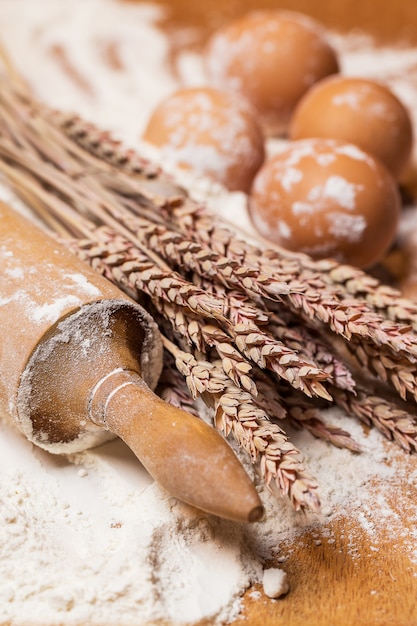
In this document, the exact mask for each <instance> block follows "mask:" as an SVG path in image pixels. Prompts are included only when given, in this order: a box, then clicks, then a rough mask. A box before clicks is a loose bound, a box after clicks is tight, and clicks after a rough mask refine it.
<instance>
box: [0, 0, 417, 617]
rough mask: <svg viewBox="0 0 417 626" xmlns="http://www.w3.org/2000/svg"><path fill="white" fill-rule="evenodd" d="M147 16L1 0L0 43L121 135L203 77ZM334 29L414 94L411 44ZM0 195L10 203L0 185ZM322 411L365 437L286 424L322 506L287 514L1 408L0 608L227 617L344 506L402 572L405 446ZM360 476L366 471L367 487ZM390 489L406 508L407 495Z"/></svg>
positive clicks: (60, 103)
mask: <svg viewBox="0 0 417 626" xmlns="http://www.w3.org/2000/svg"><path fill="white" fill-rule="evenodd" d="M158 16H159V13H158V10H157V9H156V8H155V7H154V6H150V5H149V6H146V5H141V6H135V5H129V4H125V3H120V4H119V3H117V2H116V1H115V0H88V1H86V0H60V1H59V2H56V1H55V0H49V1H48V0H37V1H36V2H34V1H33V0H0V23H1V24H2V29H1V30H2V37H3V43H4V44H5V45H6V47H7V49H8V50H9V52H10V54H11V56H12V58H13V60H14V62H15V63H16V64H17V66H18V68H19V70H20V71H21V72H22V73H23V74H24V76H26V78H27V79H28V80H29V82H30V83H31V85H32V86H33V88H34V90H35V92H36V93H37V94H38V96H39V97H40V98H42V99H44V100H45V101H46V102H48V103H50V104H52V105H54V106H57V107H59V108H62V109H66V110H68V109H72V110H76V111H78V112H79V113H81V114H82V115H83V116H84V117H85V118H87V119H91V120H92V121H94V122H95V123H96V124H98V125H99V126H101V127H103V128H109V129H112V130H113V131H114V132H115V133H116V134H117V135H118V136H120V137H121V138H122V139H124V140H125V141H126V142H129V143H130V144H132V145H137V140H138V137H139V136H140V134H141V131H142V129H143V127H144V124H145V123H146V120H147V117H148V115H149V113H150V111H151V110H152V108H153V107H154V106H155V105H156V103H157V102H158V101H159V100H160V99H161V98H162V97H164V96H165V95H166V94H168V93H170V92H171V91H172V90H173V89H175V88H176V87H177V86H178V84H179V82H178V81H180V82H182V84H184V85H196V84H202V83H203V82H204V73H203V69H202V63H201V59H200V58H199V56H198V55H197V54H195V53H191V52H190V53H183V54H182V55H180V57H179V59H178V66H177V69H178V76H179V78H178V77H177V78H176V79H174V77H173V76H172V75H171V73H170V72H169V69H168V63H167V57H168V50H169V49H168V43H167V41H166V39H165V37H164V36H163V35H162V34H161V32H160V31H159V30H158V29H157V28H156V26H155V20H156V19H157V18H158ZM334 43H335V45H336V46H337V48H338V49H339V50H341V52H342V63H343V67H344V68H345V69H346V71H347V72H349V73H358V74H359V73H360V74H361V75H363V76H370V77H372V76H374V77H377V78H387V79H388V80H389V82H390V84H391V86H392V88H393V89H395V90H397V93H399V95H400V96H401V97H402V98H403V99H404V101H405V103H406V104H408V105H409V106H412V105H413V99H414V101H416V100H415V99H416V95H417V73H416V72H415V70H414V79H413V78H412V77H411V76H410V75H408V76H407V79H403V78H402V75H404V74H407V73H409V72H411V71H412V68H413V65H414V64H415V63H416V61H417V51H416V50H403V51H402V50H400V51H395V52H394V53H393V52H392V51H387V50H383V51H377V52H375V51H374V50H373V49H372V47H371V46H369V44H368V42H367V41H366V40H363V41H361V40H359V44H358V43H357V44H356V45H353V44H352V48H351V49H350V47H349V45H347V43H346V40H344V39H342V38H340V37H338V36H334ZM348 43H349V41H348ZM358 45H359V47H358ZM68 68H70V69H68ZM414 105H415V102H414ZM413 115H414V113H413ZM416 115H417V108H416ZM270 149H271V150H273V149H276V146H272V145H271V146H270ZM182 179H183V180H184V181H186V182H187V184H188V185H189V186H190V187H191V189H192V192H193V193H194V194H195V195H197V196H199V197H201V198H204V199H207V200H208V201H209V203H210V204H211V206H214V207H215V208H216V209H217V210H219V211H221V212H224V214H226V215H227V216H228V217H229V218H230V217H231V216H232V215H234V217H235V219H236V221H237V222H238V223H239V224H240V225H241V226H242V225H244V224H245V223H246V224H247V221H246V216H245V198H244V196H243V194H239V193H235V194H226V193H225V192H224V190H223V189H221V188H220V187H219V186H218V185H214V184H212V183H209V182H208V181H207V180H200V181H197V180H193V178H192V177H191V176H190V175H187V176H185V175H183V176H182ZM0 196H1V198H2V199H4V200H6V201H8V202H11V203H13V204H15V205H16V206H17V205H18V203H17V201H16V199H14V198H13V195H12V194H11V192H10V191H9V190H8V189H7V187H6V186H4V185H2V186H0ZM328 419H329V421H331V423H333V424H335V425H338V426H340V427H342V428H345V429H346V430H349V431H350V432H351V433H352V434H353V436H354V437H355V438H356V439H357V440H358V441H359V442H360V443H361V444H362V446H363V448H364V453H363V454H360V455H352V454H351V453H349V452H348V451H346V450H337V449H335V448H332V447H329V446H328V445H326V444H325V443H323V442H320V441H317V440H314V439H313V438H312V437H311V436H310V435H309V434H308V433H306V432H300V433H293V440H294V442H295V443H296V445H298V446H299V447H300V448H301V449H302V450H303V451H304V452H305V453H306V454H307V455H308V457H309V458H308V466H309V468H310V470H311V472H312V473H314V474H315V475H316V476H317V478H318V479H319V481H320V484H321V500H322V504H323V513H322V516H321V517H317V516H312V515H307V516H303V515H302V514H297V513H295V512H294V511H293V510H292V508H291V506H290V505H289V504H288V503H287V502H278V503H277V502H275V501H274V500H273V498H272V497H271V496H270V495H269V494H268V493H267V492H266V490H262V488H261V487H260V489H261V495H262V498H263V500H264V504H265V507H266V511H267V515H266V519H265V521H263V522H261V523H258V524H254V525H251V526H239V525H237V524H233V523H228V522H225V521H222V520H219V519H216V518H213V517H210V516H207V515H204V514H200V513H199V512H197V511H195V510H193V509H191V508H190V507H188V506H186V505H182V504H181V503H179V502H177V501H175V500H174V499H173V498H170V497H169V496H168V495H167V494H166V493H164V492H163V491H162V490H161V489H159V488H158V486H157V485H155V484H154V483H153V482H152V480H151V479H150V477H149V476H148V475H147V473H146V472H145V471H144V469H143V468H142V467H141V466H140V464H139V463H138V461H137V460H136V459H135V457H134V456H133V454H132V453H131V452H130V451H129V449H128V448H127V447H126V446H125V445H124V444H123V443H122V442H120V441H114V442H111V443H108V444H106V445H104V446H101V447H100V448H97V449H94V450H90V451H88V452H84V453H80V454H77V455H73V456H71V457H70V458H67V457H55V456H51V455H49V454H48V453H46V452H44V451H43V450H40V449H37V448H35V447H34V446H33V445H31V444H30V443H28V442H27V441H26V440H25V439H24V438H23V436H22V435H20V434H19V433H18V432H17V431H16V430H15V429H14V427H13V426H12V425H10V424H9V423H8V420H7V418H4V419H1V420H0V580H1V584H0V624H11V625H13V626H25V625H26V624H27V625H30V626H37V625H42V626H57V625H58V624H63V625H65V626H72V625H73V626H81V625H84V624H88V625H89V626H104V625H109V624H117V626H129V625H130V624H132V625H134V626H144V625H145V624H148V623H152V622H154V621H156V620H166V621H168V622H172V623H177V622H178V623H186V622H196V621H198V620H200V619H204V618H207V619H210V620H211V621H212V622H215V621H217V622H219V623H220V622H227V621H230V620H233V619H234V618H235V617H236V616H237V615H238V613H239V610H240V608H241V600H240V597H241V595H242V593H243V592H244V590H245V589H246V588H248V587H249V586H250V585H251V584H252V583H254V582H261V581H262V572H263V564H264V563H267V562H270V561H271V559H272V558H276V559H278V561H279V560H281V561H285V558H286V556H287V555H288V554H289V553H290V552H291V549H292V548H291V541H292V540H293V539H294V538H295V537H297V538H298V541H299V542H300V541H302V539H303V535H304V533H305V531H306V530H307V529H309V530H310V531H311V529H313V532H314V537H315V542H316V545H317V546H319V545H320V543H321V542H322V541H327V542H328V543H332V542H333V541H334V539H333V536H332V531H331V530H330V526H329V524H328V522H331V521H332V520H334V519H335V517H337V516H341V517H343V516H348V517H350V518H351V519H354V520H356V522H357V524H359V528H360V529H362V530H363V531H365V532H366V534H367V535H368V536H369V538H370V540H371V541H372V549H374V550H375V551H377V550H378V549H379V537H380V532H381V530H384V529H390V532H392V536H393V542H392V545H393V548H394V549H395V545H396V543H395V539H394V537H395V536H398V537H400V538H401V540H402V541H403V542H405V546H406V549H407V556H408V557H409V560H410V571H411V573H412V574H414V575H417V551H416V550H415V548H414V537H413V536H411V533H408V532H407V531H406V530H405V529H404V528H403V527H402V524H401V519H400V518H399V517H398V515H397V513H396V512H395V509H394V508H393V507H392V504H391V494H392V490H393V489H394V487H395V484H398V483H399V482H400V481H403V482H404V481H405V482H407V484H408V486H409V489H410V491H411V490H412V489H415V488H416V487H417V465H416V462H415V459H413V458H409V459H404V456H405V455H404V454H403V453H401V452H400V453H399V455H400V456H401V457H402V462H401V464H400V463H399V462H398V457H397V456H396V448H395V447H394V446H391V445H386V444H385V443H384V441H383V440H382V438H381V437H380V435H379V434H378V433H377V432H376V431H374V430H371V431H370V433H369V434H366V433H365V432H364V430H363V429H362V427H361V426H360V425H359V424H358V423H356V422H355V421H354V420H351V419H349V418H347V417H346V416H344V415H342V414H341V413H340V412H337V411H334V412H333V414H332V415H330V416H329V418H328ZM387 455H390V463H386V459H387ZM372 481H373V482H376V483H377V484H379V485H380V486H379V488H378V490H377V491H375V490H374V486H373V484H372ZM402 504H403V505H404V507H405V508H408V509H409V517H410V518H411V519H412V521H413V520H414V521H415V522H417V512H416V511H415V509H414V510H412V508H411V506H412V505H411V504H410V503H409V502H407V501H406V502H404V503H402ZM356 539H357V537H356V536H355V532H354V531H350V535H349V537H347V538H346V546H347V549H348V552H349V555H350V557H351V558H352V559H360V558H361V555H360V553H359V552H358V545H357V542H356ZM412 574H411V575H412ZM278 579H279V575H275V586H276V585H277V580H278ZM290 583H291V581H290ZM256 593H257V592H256ZM284 601H285V600H284Z"/></svg>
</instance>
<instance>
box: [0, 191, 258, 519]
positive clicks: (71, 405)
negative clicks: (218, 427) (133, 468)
mask: <svg viewBox="0 0 417 626" xmlns="http://www.w3.org/2000/svg"><path fill="white" fill-rule="evenodd" d="M0 328H1V337H0V410H2V411H3V412H6V413H8V414H9V415H11V416H12V418H13V419H14V421H15V422H16V424H17V425H18V427H19V428H20V429H21V431H22V432H23V433H24V434H25V435H26V437H27V438H28V439H29V440H30V441H31V442H33V443H35V444H37V445H38V446H41V447H42V448H44V449H46V450H48V451H50V452H52V453H57V454H61V453H70V452H76V451H81V450H84V449H87V448H90V447H93V446H97V445H99V444H100V443H103V442H104V441H106V440H109V439H110V438H114V437H115V436H119V437H120V438H121V439H123V440H124V441H125V443H126V444H127V445H128V446H129V447H130V448H131V449H132V451H133V452H134V453H135V455H136V456H137V457H138V459H139V460H140V461H141V463H142V464H143V465H144V467H145V468H146V469H147V471H148V472H149V473H150V474H151V476H152V477H153V478H154V479H155V480H156V481H157V482H158V483H159V484H160V485H162V486H163V487H164V488H165V489H166V490H167V491H168V492H169V493H170V494H171V495H173V496H175V497H177V498H178V499H180V500H182V501H184V502H186V503H188V504H191V505H193V506H195V507H197V508H199V509H202V510H204V511H207V512H209V513H213V514H215V515H218V516H220V517H224V518H227V519H232V520H235V521H238V522H252V521H256V520H258V519H260V517H261V516H262V513H263V510H262V505H261V502H260V500H259V496H258V494H257V492H256V489H255V487H254V485H253V484H252V482H251V480H250V479H249V477H248V475H247V474H246V472H245V470H244V468H243V466H242V465H241V463H240V462H239V460H238V459H237V457H236V456H235V454H234V452H233V451H232V449H231V448H230V447H229V445H228V444H227V442H226V441H225V440H224V439H223V438H222V437H221V435H220V434H219V433H218V432H217V431H215V430H214V428H211V427H210V426H209V425H208V424H206V423H205V422H203V421H202V420H199V419H198V418H196V417H194V416H192V415H190V414H189V413H187V412H185V411H183V410H181V409H177V408H176V407H173V406H171V405H169V404H167V403H166V402H164V401H163V400H162V399H161V398H159V397H158V396H157V395H156V394H155V393H154V392H153V389H154V388H155V386H156V384H157V382H158V379H159V375H160V372H161V368H162V355H163V350H162V342H161V338H160V334H159V330H158V328H157V325H156V323H155V322H154V320H153V319H152V318H151V316H150V315H149V314H148V313H147V312H146V311H145V310H144V309H143V308H142V307H141V306H140V305H139V304H138V303H137V302H135V301H133V300H131V299H130V298H129V297H128V296H127V295H125V294H124V293H123V292H122V291H120V290H119V289H118V288H117V287H116V286H114V285H113V284H112V283H110V282H109V281H107V280H106V279H105V278H103V277H101V276H100V275H99V274H98V273H96V272H94V270H91V269H90V268H89V267H88V266H87V265H86V264H84V263H83V262H82V261H80V260H79V259H77V258H76V257H75V256H74V255H73V254H72V253H70V252H69V251H68V250H67V249H66V248H65V246H63V245H61V244H59V243H57V242H56V241H55V240H54V239H53V238H52V237H51V236H49V235H48V234H47V233H45V232H44V231H43V230H42V229H41V228H39V227H38V226H37V225H35V224H33V223H32V222H31V221H29V220H28V219H26V218H25V217H23V216H22V215H20V214H19V213H17V212H16V211H14V210H12V209H11V208H9V207H8V206H6V205H4V204H2V203H0Z"/></svg>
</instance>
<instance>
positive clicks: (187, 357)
mask: <svg viewBox="0 0 417 626" xmlns="http://www.w3.org/2000/svg"><path fill="white" fill-rule="evenodd" d="M164 345H165V348H166V349H167V350H169V351H170V352H171V354H172V355H173V356H174V357H175V360H176V366H177V368H178V370H179V371H180V372H181V373H182V374H183V375H184V377H185V379H186V382H187V385H188V388H189V389H190V392H191V394H192V395H193V396H195V397H196V396H197V395H201V397H202V398H203V400H204V401H205V402H206V404H207V405H208V406H210V407H213V408H214V412H215V417H214V422H215V425H216V427H217V429H218V430H220V432H222V433H223V434H224V436H226V437H227V436H229V435H230V434H231V435H233V437H234V438H235V440H236V442H237V443H238V444H239V445H240V446H241V447H242V449H243V450H245V451H246V452H247V453H248V454H249V456H250V458H251V460H252V462H253V463H255V464H257V465H259V467H260V471H261V475H262V476H263V478H264V480H265V483H266V485H267V486H268V487H269V488H270V489H271V490H272V491H275V490H276V489H278V491H279V492H280V493H281V494H282V495H286V496H288V497H289V499H290V500H291V502H292V503H293V505H294V507H295V508H296V509H302V508H310V509H312V510H314V511H317V510H318V508H319V501H318V498H317V493H316V490H317V483H316V481H315V479H313V478H312V477H311V476H309V474H308V473H307V472H306V470H305V468H304V464H303V457H302V455H301V453H300V452H299V451H298V450H297V449H296V448H295V447H294V446H293V445H292V444H291V443H290V442H289V441H288V439H287V437H286V435H285V433H284V431H283V430H282V429H281V428H279V426H278V425H277V424H273V423H271V422H270V420H269V419H268V417H267V415H266V414H265V413H264V411H262V410H261V409H259V408H257V407H256V405H255V404H254V402H253V399H252V397H251V396H250V394H248V393H247V392H245V391H242V389H239V388H238V387H236V386H235V385H233V383H231V381H230V379H228V377H227V376H226V375H225V373H224V372H223V370H222V369H221V367H219V365H218V364H216V363H210V362H207V361H197V360H196V359H195V357H194V356H193V355H192V354H191V353H187V352H184V351H182V350H180V349H179V348H178V347H177V346H176V345H174V344H173V343H172V342H169V341H167V340H166V339H165V340H164Z"/></svg>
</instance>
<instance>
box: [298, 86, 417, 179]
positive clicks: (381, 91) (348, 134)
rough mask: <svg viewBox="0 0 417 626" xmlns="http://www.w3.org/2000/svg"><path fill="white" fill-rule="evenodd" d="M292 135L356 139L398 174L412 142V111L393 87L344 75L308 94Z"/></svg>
mask: <svg viewBox="0 0 417 626" xmlns="http://www.w3.org/2000/svg"><path fill="white" fill-rule="evenodd" d="M289 135H290V138H291V139H305V138H308V137H329V138H333V139H340V140H342V141H348V142H349V143H354V144H356V145H357V146H359V147H360V148H362V149H363V150H365V151H366V152H369V153H370V154H373V155H374V156H376V157H377V158H379V159H380V160H381V161H382V162H383V163H384V164H385V166H386V167H387V168H388V169H389V170H390V171H391V172H392V174H393V175H394V176H395V177H399V176H400V175H401V173H402V172H403V171H404V168H405V167H406V165H407V163H408V161H409V159H410V156H411V151H412V146H413V129H412V122H411V118H410V115H409V113H408V111H407V109H406V108H405V106H404V105H403V104H402V102H401V101H400V100H399V99H398V98H397V97H396V96H395V95H394V93H392V91H390V89H388V87H386V86H385V85H382V84H380V83H377V82H374V81H371V80H365V79H362V78H353V77H342V76H332V77H329V78H326V79H324V80H322V81H320V82H319V83H317V84H316V85H314V87H312V88H311V89H310V90H309V91H308V92H307V93H306V94H305V95H304V96H303V98H302V99H301V100H300V102H299V103H298V105H297V107H296V109H295V111H294V114H293V117H292V120H291V123H290V130H289Z"/></svg>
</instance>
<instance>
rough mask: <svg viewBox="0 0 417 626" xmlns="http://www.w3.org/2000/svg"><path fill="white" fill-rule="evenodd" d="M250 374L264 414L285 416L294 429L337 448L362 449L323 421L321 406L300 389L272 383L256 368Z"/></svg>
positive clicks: (257, 399) (258, 403)
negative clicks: (307, 397)
mask: <svg viewBox="0 0 417 626" xmlns="http://www.w3.org/2000/svg"><path fill="white" fill-rule="evenodd" d="M253 377H254V380H255V382H256V386H257V388H258V392H259V394H258V396H257V397H256V398H254V402H255V404H256V405H257V406H259V408H261V409H263V410H264V411H265V412H266V413H272V414H273V415H274V419H284V418H287V419H288V420H289V422H290V424H292V425H293V426H294V427H295V428H297V429H306V430H308V431H309V432H311V434H312V435H314V436H315V437H317V438H318V439H323V440H324V441H327V442H329V443H330V444H332V445H334V446H336V447H338V448H346V449H348V450H351V451H352V452H360V451H361V447H360V446H359V444H358V443H357V442H356V441H355V440H354V439H353V438H352V436H351V435H350V434H349V433H348V432H347V431H345V430H343V429H342V428H339V427H337V426H333V425H331V424H327V423H326V422H325V421H323V419H322V415H321V410H320V408H319V407H316V406H314V405H312V404H311V402H310V401H308V400H307V399H306V398H305V397H304V396H303V395H302V394H301V393H300V392H298V391H295V390H293V389H291V388H290V387H284V385H283V384H280V385H276V384H275V385H273V384H271V380H270V378H269V376H268V375H267V374H266V373H265V372H263V371H262V370H259V369H255V370H254V372H253Z"/></svg>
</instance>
